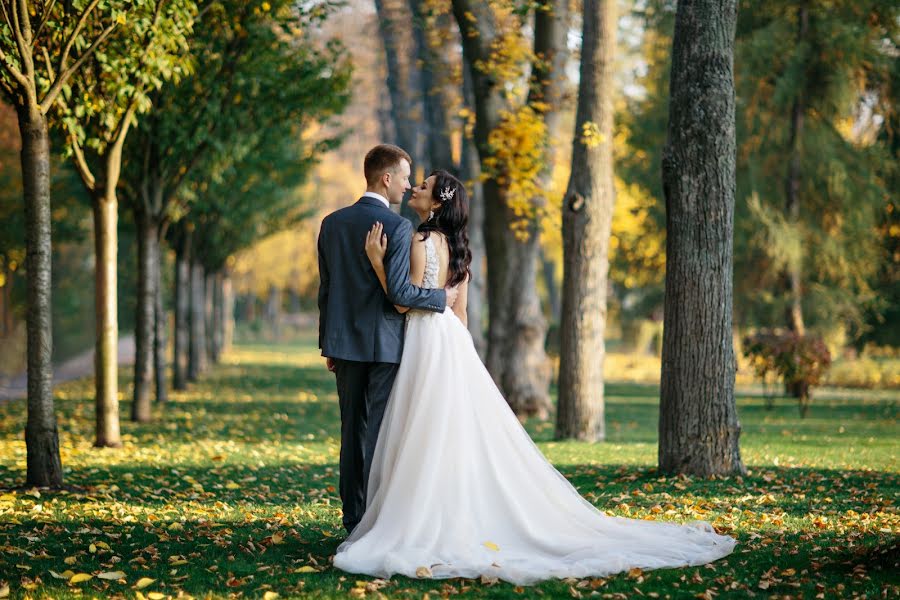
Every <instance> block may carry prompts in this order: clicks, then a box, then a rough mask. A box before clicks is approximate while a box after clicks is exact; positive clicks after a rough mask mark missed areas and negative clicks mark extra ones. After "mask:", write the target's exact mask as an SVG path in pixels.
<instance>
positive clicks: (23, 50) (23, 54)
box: [10, 0, 34, 81]
mask: <svg viewBox="0 0 900 600" xmlns="http://www.w3.org/2000/svg"><path fill="white" fill-rule="evenodd" d="M10 8H11V9H12V16H13V23H12V29H13V34H14V35H15V36H16V46H17V47H18V48H19V61H20V62H21V64H22V70H23V71H24V75H25V77H27V78H28V79H30V80H32V81H34V77H33V76H32V75H33V73H34V69H33V68H32V69H29V68H28V55H29V50H30V49H31V47H30V46H29V45H28V44H26V43H25V38H24V36H23V35H22V27H21V25H20V24H19V7H18V0H13V1H12V2H11V3H10ZM25 18H26V19H27V18H28V13H27V12H26V13H25Z"/></svg>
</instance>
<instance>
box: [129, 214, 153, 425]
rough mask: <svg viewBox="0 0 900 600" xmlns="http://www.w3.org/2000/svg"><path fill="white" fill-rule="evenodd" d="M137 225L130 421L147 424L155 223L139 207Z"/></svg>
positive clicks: (136, 215)
mask: <svg viewBox="0 0 900 600" xmlns="http://www.w3.org/2000/svg"><path fill="white" fill-rule="evenodd" d="M134 217H135V224H136V226H137V242H138V272H137V284H138V289H137V314H136V315H135V317H136V318H135V327H134V344H135V355H134V400H133V402H132V403H131V420H132V421H135V422H138V423H147V422H149V421H150V419H151V414H150V394H151V393H152V389H153V388H152V386H153V366H154V362H155V354H154V351H153V348H154V346H155V344H156V296H157V293H156V284H157V283H156V282H157V272H158V271H159V238H158V237H157V235H158V232H159V223H157V222H156V220H155V219H154V218H153V216H152V215H149V214H147V211H145V210H144V209H142V208H141V207H139V206H136V207H135V210H134Z"/></svg>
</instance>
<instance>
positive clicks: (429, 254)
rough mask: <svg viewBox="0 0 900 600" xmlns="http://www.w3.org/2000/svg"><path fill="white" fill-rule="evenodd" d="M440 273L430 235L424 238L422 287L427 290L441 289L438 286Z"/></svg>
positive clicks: (438, 261)
mask: <svg viewBox="0 0 900 600" xmlns="http://www.w3.org/2000/svg"><path fill="white" fill-rule="evenodd" d="M440 271H441V265H440V257H439V256H438V253H437V248H435V247H434V235H433V234H432V235H429V236H428V237H427V238H425V276H424V277H423V278H422V287H423V288H429V289H436V288H439V287H441V286H440V285H439V284H438V274H439V273H440Z"/></svg>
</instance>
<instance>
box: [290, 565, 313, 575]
mask: <svg viewBox="0 0 900 600" xmlns="http://www.w3.org/2000/svg"><path fill="white" fill-rule="evenodd" d="M318 572H319V571H318V570H316V568H315V567H311V566H309V565H303V566H302V567H300V568H299V569H294V573H318Z"/></svg>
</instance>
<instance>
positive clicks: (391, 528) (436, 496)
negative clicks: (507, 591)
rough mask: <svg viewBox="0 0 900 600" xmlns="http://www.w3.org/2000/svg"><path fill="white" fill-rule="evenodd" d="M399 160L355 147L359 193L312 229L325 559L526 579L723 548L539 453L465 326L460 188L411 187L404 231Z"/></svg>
mask: <svg viewBox="0 0 900 600" xmlns="http://www.w3.org/2000/svg"><path fill="white" fill-rule="evenodd" d="M410 169H411V159H410V157H409V155H408V154H407V153H406V152H405V151H404V150H402V149H401V148H398V147H397V146H392V145H387V144H384V145H379V146H376V147H375V148H373V149H372V150H370V151H369V153H368V154H367V155H366V158H365V163H364V172H365V177H366V186H367V189H366V193H365V194H364V195H363V196H362V198H360V199H359V200H358V201H357V202H356V203H355V204H353V205H351V206H348V207H346V208H342V209H340V210H338V211H336V212H334V213H332V214H330V215H329V216H328V217H326V218H325V220H324V221H323V222H322V227H321V231H320V234H319V241H318V252H319V275H320V287H319V313H320V317H319V318H320V320H319V347H320V348H321V349H322V355H323V356H325V357H326V363H327V365H328V368H329V369H330V370H332V371H333V372H334V373H335V375H336V379H337V390H338V398H339V402H340V410H341V455H340V495H341V501H342V502H343V513H344V517H343V519H344V526H345V527H346V529H347V531H348V532H349V537H348V538H347V539H346V540H345V541H344V542H343V543H342V544H341V545H340V547H339V548H338V551H337V554H336V555H335V558H334V564H335V566H336V567H338V568H340V569H342V570H344V571H348V572H351V573H363V574H367V575H372V576H375V577H390V576H392V575H394V574H402V575H406V576H408V577H434V578H449V577H465V578H478V577H481V576H484V577H487V578H492V579H493V578H497V579H503V580H506V581H509V582H512V583H516V584H525V585H527V584H533V583H536V582H538V581H541V580H544V579H550V578H567V577H576V578H581V577H589V576H592V577H599V576H604V575H608V574H611V573H617V572H620V571H627V570H629V569H631V568H634V567H639V568H641V569H654V568H661V567H676V566H685V565H697V564H705V563H708V562H712V561H714V560H717V559H719V558H721V557H723V556H726V555H728V554H729V553H731V551H732V550H733V548H734V545H735V541H734V540H733V539H732V538H731V537H728V536H723V535H719V534H717V533H716V532H715V531H714V530H713V529H712V527H711V526H710V525H709V524H708V523H704V522H696V523H691V524H687V525H680V524H676V523H666V522H660V521H644V520H638V519H625V518H621V517H611V516H608V515H606V514H604V513H603V512H601V511H600V510H598V509H597V508H596V507H594V506H593V505H592V504H590V503H589V502H588V501H586V500H585V499H583V498H582V497H581V495H580V494H579V493H578V491H577V490H576V489H575V488H574V487H573V486H572V485H571V484H570V483H569V482H568V480H566V479H565V478H564V477H563V476H562V475H561V474H560V473H559V472H558V471H557V470H556V469H555V468H554V467H553V466H552V465H551V464H550V463H549V462H548V461H547V459H546V458H544V456H543V455H542V454H541V452H540V450H539V449H538V448H537V447H536V446H535V445H534V443H533V442H532V440H531V438H530V437H529V436H528V434H527V432H526V431H525V429H524V428H523V427H522V425H521V424H520V423H519V421H518V419H517V418H516V416H515V415H514V414H513V413H512V411H511V410H510V408H509V406H508V405H507V403H506V401H505V400H504V399H503V396H502V395H501V393H500V391H499V390H498V389H497V387H496V385H495V384H494V381H493V380H492V379H491V376H490V374H489V373H488V372H487V370H486V369H485V367H484V365H483V364H482V363H481V360H480V359H479V357H478V354H477V352H476V350H475V347H474V345H473V342H472V338H471V335H470V334H469V332H468V329H467V327H466V291H467V288H468V282H469V263H470V262H471V258H472V257H471V253H470V252H469V249H468V238H467V235H466V226H467V218H468V198H467V194H466V189H465V187H464V186H463V184H462V183H461V182H460V181H459V180H458V179H457V178H456V177H454V176H453V175H451V174H450V173H448V172H446V171H441V170H438V171H435V172H433V173H432V174H431V175H429V176H428V177H427V178H425V180H424V181H422V182H417V183H416V185H415V187H413V188H412V195H411V199H410V202H409V206H410V207H411V208H412V209H414V210H415V211H416V213H417V214H418V216H419V218H420V219H421V223H420V224H419V225H418V228H417V229H416V230H415V231H413V227H412V225H411V224H410V222H409V221H408V220H407V219H405V218H403V217H401V216H400V215H398V214H397V213H395V212H394V211H392V210H391V208H390V205H391V204H394V205H396V204H399V203H400V202H401V200H402V197H403V194H404V193H405V192H406V191H407V190H408V189H410V187H411V185H410V181H409V177H410V172H411V171H410ZM495 226H497V227H502V226H505V224H503V223H499V224H496V225H495Z"/></svg>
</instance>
